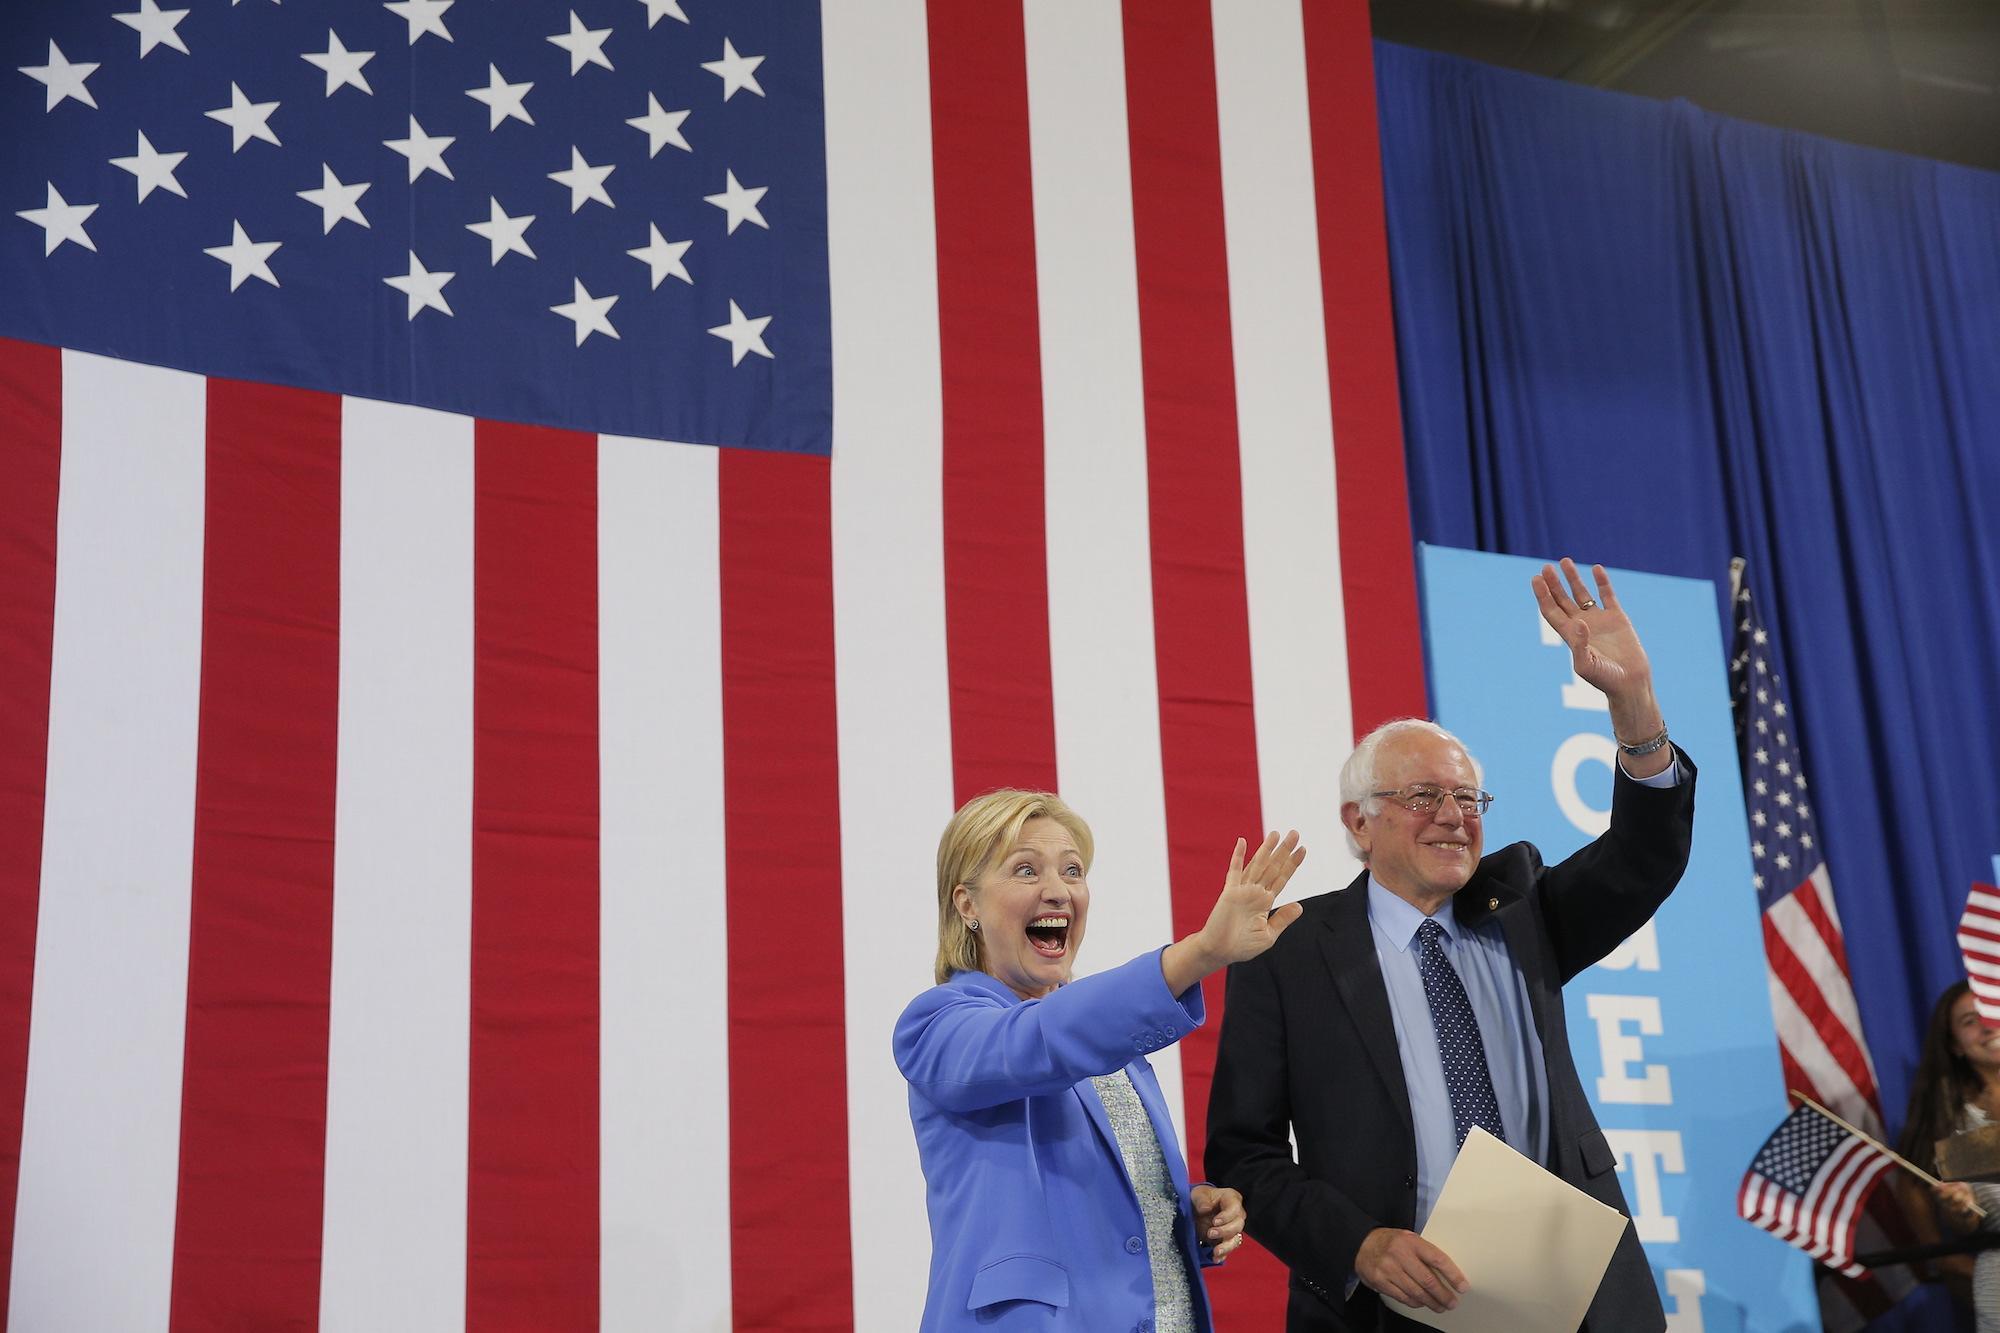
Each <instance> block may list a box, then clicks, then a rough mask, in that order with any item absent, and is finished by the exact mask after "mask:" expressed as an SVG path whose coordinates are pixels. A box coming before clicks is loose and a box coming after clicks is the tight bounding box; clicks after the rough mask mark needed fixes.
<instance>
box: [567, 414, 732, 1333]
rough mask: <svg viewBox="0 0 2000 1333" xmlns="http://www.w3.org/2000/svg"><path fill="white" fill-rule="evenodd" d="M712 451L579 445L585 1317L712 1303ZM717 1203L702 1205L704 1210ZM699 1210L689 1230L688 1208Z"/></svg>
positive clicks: (716, 1220) (722, 1132) (715, 1038)
mask: <svg viewBox="0 0 2000 1333" xmlns="http://www.w3.org/2000/svg"><path fill="white" fill-rule="evenodd" d="M716 465H717V457H716V451H715V450H714V449H711V448H706V447H698V446H692V445H684V444H663V443H659V442H657V441H650V440H630V439H622V438H618V437H612V436H607V437H605V438H603V439H601V440H600V441H599V442H598V450H597V466H598V474H597V484H598V510H597V515H598V517H597V539H598V551H597V580H598V582H597V607H598V737H599V739H598V746H599V750H598V772H599V777H600V783H601V785H600V791H599V798H598V799H599V814H598V819H599V838H598V849H599V850H598V857H599V886H600V887H599V893H600V898H599V911H600V913H601V915H600V919H599V934H598V995H599V1006H598V1025H599V1026H598V1053H599V1055H598V1060H599V1063H598V1088H599V1091H600V1094H601V1102H600V1105H599V1108H598V1132H599V1135H600V1141H599V1147H598V1152H599V1159H600V1171H599V1190H600V1194H599V1216H600V1219H601V1224H602V1229H603V1230H602V1238H601V1240H600V1250H599V1255H598V1274H599V1281H600V1284H601V1286H600V1302H601V1314H600V1327H602V1328H603V1329H605V1330H607V1333H619V1331H620V1330H627V1329H631V1330H637V1329H654V1328H662V1327H665V1328H675V1329H683V1328H684V1329H689V1330H701V1331H702V1333H708V1331H709V1330H717V1331H718V1333H719V1331H720V1330H726V1329H727V1328H728V1327H729V1319H730V1289H729V1274H730V1263H729V1253H730V1228H729V1225H728V1220H727V1217H728V1207H727V1205H728V1200H729V1197H730V1191H729V1154H730V1142H729V1082H728V1078H727V1074H726V1071H727V1070H728V1068H729V1031H728V1015H729V1006H728V987H727V980H728V978H727V976H726V975H725V973H724V966H725V964H724V950H723V947H722V943H723V941H724V940H725V939H727V937H728V918H727V897H726V895H725V893H724V892H723V888H724V885H725V884H726V883H727V882H728V877H727V875H726V873H725V870H724V857H723V846H724V836H723V810H722V762H723V760H722V646H721V641H722V629H721V615H722V613H721V595H720V589H719V579H720V568H719V565H720V544H719V526H720V518H719V514H718V511H717V503H716ZM718 1205H719V1206H720V1212H719V1213H715V1212H714V1208H715V1207H716V1206H718ZM691 1207H693V1208H697V1209H700V1210H704V1211H706V1212H708V1213H710V1214H712V1215H710V1216H707V1217H706V1218H705V1220H704V1221H703V1222H702V1223H701V1224H700V1225H699V1226H698V1227H697V1228H696V1230H697V1232H698V1234H699V1235H700V1242H699V1244H690V1243H689V1237H690V1232H689V1229H688V1221H687V1217H686V1214H687V1212H688V1210H689V1208H691Z"/></svg>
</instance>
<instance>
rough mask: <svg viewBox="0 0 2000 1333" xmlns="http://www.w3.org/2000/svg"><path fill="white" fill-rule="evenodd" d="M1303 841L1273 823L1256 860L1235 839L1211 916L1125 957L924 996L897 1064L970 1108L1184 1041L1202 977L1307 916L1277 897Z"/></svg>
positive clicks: (905, 1019)
mask: <svg viewBox="0 0 2000 1333" xmlns="http://www.w3.org/2000/svg"><path fill="white" fill-rule="evenodd" d="M1298 843H1299V836H1298V834H1297V833H1293V834H1291V835H1289V836H1288V837H1286V838H1285V839H1283V840H1282V841H1281V840H1280V839H1279V837H1278V835H1277V834H1276V833H1272V834H1270V835H1268V836H1267V837H1266V838H1265V839H1264V841H1263V844H1262V845H1261V846H1260V847H1259V848H1258V850H1257V854H1256V855H1255V856H1253V857H1251V858H1250V860H1249V862H1248V864H1246V863H1245V861H1244V852H1245V850H1246V848H1245V844H1244V841H1243V840H1242V839H1241V838H1239V839H1237V841H1236V850H1235V854H1234V855H1233V856H1232V857H1231V858H1230V862H1229V872H1228V874H1227V876H1226V877H1225V878H1224V881H1223V887H1222V892H1221V894H1220V895H1219V896H1218V897H1217V898H1216V903H1215V908H1214V910H1213V911H1211V912H1210V914H1209V918H1208V922H1207V924H1206V925H1204V926H1203V927H1202V929H1201V930H1199V931H1197V932H1196V933H1195V934H1194V935H1191V936H1189V937H1188V938H1187V939H1185V940H1180V941H1177V942H1175V943H1173V944H1170V945H1167V946H1166V947H1165V948H1164V949H1160V950H1156V951H1155V952H1153V953H1149V954H1145V955H1142V956H1141V957H1139V958H1135V959H1133V960H1132V961H1131V962H1129V963H1126V964H1125V965H1124V966H1122V967H1117V968H1113V969H1112V970H1111V971H1109V972H1101V973H1099V974H1097V975H1096V976H1092V977H1084V978H1083V979H1081V980H1078V981H1072V982H1070V983H1069V984H1068V985H1065V986H1062V987H1059V988H1058V989H1056V990H1054V991H1052V992H1050V993H1049V994H1048V995H1045V996H1043V997H1041V998H1040V999H1037V1000H1030V1001H1027V1002H1026V1003H1021V1004H1015V1003H1011V1002H1009V1001H1008V1000H1006V999H1004V998H1003V997H1001V996H998V995H993V994H990V993H982V992H977V991H970V990H962V989H956V988H953V987H946V986H940V987H937V988H935V989H933V990H930V991H927V992H926V993H925V994H923V995H920V996H918V997H917V999H916V1000H915V1001H914V1002H912V1003H911V1005H910V1006H909V1008H907V1009H905V1010H904V1011H903V1015H902V1017H901V1018H899V1019H898V1020H897V1022H896V1030H895V1053H896V1065H897V1068H899V1069H900V1070H901V1071H902V1073H903V1077H904V1078H906V1079H908V1080H909V1081H910V1084H911V1086H912V1087H914V1088H916V1089H917V1091H919V1092H920V1093H922V1094H923V1095H924V1096H925V1097H927V1098H928V1099H930V1100H931V1101H932V1102H934V1103H936V1104H937V1105H939V1106H942V1107H944V1108H945V1109H947V1110H954V1111H971V1110H978V1109H980V1108H983V1107H987V1106H997V1105H999V1104H1001V1103H1002V1102H1009V1101H1014V1100H1016V1099H1018V1098H1021V1097H1035V1096H1041V1095H1043V1094H1046V1093H1050V1092H1055V1091H1058V1090H1060V1089H1062V1088H1066V1087H1069V1086H1070V1085H1071V1084H1074V1083H1076V1082H1077V1081H1078V1080H1079V1079H1084V1078H1089V1077H1091V1076H1093V1075H1097V1074H1109V1073H1111V1072H1112V1071H1113V1070H1117V1069H1122V1068H1124V1067H1125V1065H1126V1064H1127V1063H1129V1062H1130V1061H1131V1059H1132V1057H1133V1056H1134V1055H1135V1054H1137V1055H1147V1054H1150V1053H1152V1052H1153V1051H1157V1050H1159V1049H1161V1048H1162V1047H1164V1046H1168V1045H1171V1044H1172V1043H1174V1042H1176V1041H1179V1040H1180V1039H1181V1038H1182V1037H1184V1036H1186V1035H1187V1034H1188V1033H1189V1032H1192V1031H1193V1030H1194V1029H1195V1028H1197V1027H1199V1026H1200V1025H1201V1023H1202V1020H1203V1018H1204V1017H1205V1016H1206V1015H1205V1011H1204V1009H1203V1005H1202V998H1201V988H1200V985H1199V982H1200V981H1201V979H1202V977H1203V976H1205V975H1207V973H1208V972H1209V971H1213V970H1215V969H1216V968H1219V967H1222V966H1224V965H1226V964H1228V963H1232V962H1235V961H1237V960H1239V959H1242V958H1253V957H1255V956H1256V955H1257V954H1259V953H1262V952H1263V951H1264V950H1265V949H1268V948H1270V947H1271V942H1272V941H1273V940H1275V939H1276V938H1277V936H1278V935H1279V934H1280V933H1281V932H1282V931H1283V930H1284V929H1285V927H1287V926H1288V925H1290V924H1291V923H1292V922H1293V921H1295V920H1297V919H1298V915H1299V911H1300V908H1299V906H1298V904H1296V903H1292V904H1288V905H1286V906H1284V907H1280V908H1277V909H1276V910H1273V909H1272V906H1271V904H1272V903H1273V902H1274V901H1275V900H1276V899H1277V896H1278V894H1279V893H1280V892H1282V891H1283V889H1284V887H1285V885H1286V883H1288V882H1289V881H1290V879H1291V877H1292V873H1293V872H1294V871H1296V870H1297V869H1298V867H1299V864H1300V862H1302V861H1304V860H1305V849H1304V848H1303V847H1300V846H1299V845H1298Z"/></svg>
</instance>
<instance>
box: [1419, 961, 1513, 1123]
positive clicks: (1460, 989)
mask: <svg viewBox="0 0 2000 1333" xmlns="http://www.w3.org/2000/svg"><path fill="white" fill-rule="evenodd" d="M1443 938H1444V927H1443V926H1440V925H1439V924H1438V923H1437V922H1435V921H1425V922H1424V924H1423V925H1421V926H1418V927H1417V942H1418V944H1419V946H1420V947H1419V948H1418V950H1417V973H1418V975H1420V976H1421V977H1423V979H1424V998H1425V999H1427V1000H1429V1001H1430V1002H1431V1024H1432V1026H1433V1027H1435V1028H1436V1029H1437V1039H1438V1055H1439V1056H1440V1057H1441V1058H1442V1059H1443V1060H1444V1086H1445V1091H1446V1092H1448V1093H1450V1094H1451V1122H1452V1127H1453V1128H1454V1129H1456V1130H1457V1131H1458V1142H1459V1146H1460V1147H1464V1146H1465V1136H1466V1135H1467V1134H1469V1133H1471V1132H1472V1127H1473V1126H1474V1125H1478V1126H1480V1127H1481V1128H1483V1129H1484V1130H1485V1131H1486V1132H1487V1133H1489V1134H1491V1135H1492V1136H1493V1137H1494V1138H1496V1139H1499V1140H1500V1141H1501V1142H1503V1143H1504V1142H1506V1139H1507V1131H1506V1130H1504V1129H1502V1128H1501V1127H1500V1099H1499V1098H1498V1097H1495V1096H1494V1095H1493V1073H1492V1071H1491V1070H1489V1069H1488V1068H1487V1067H1486V1044H1485V1043H1484V1042H1482V1041H1481V1040H1480V1039H1479V1019H1478V1017H1477V1016H1476V1015H1474V1014H1473V1012H1472V1002H1471V1001H1470V1000H1468V999H1466V998H1465V983H1464V982H1462V981H1460V980H1459V979H1458V972H1457V971H1456V970H1455V969H1454V968H1453V967H1452V965H1451V960H1450V959H1449V958H1446V957H1445V956H1444V950H1443V949H1442V948H1441V947H1439V945H1438V941H1439V940H1441V939H1443Z"/></svg>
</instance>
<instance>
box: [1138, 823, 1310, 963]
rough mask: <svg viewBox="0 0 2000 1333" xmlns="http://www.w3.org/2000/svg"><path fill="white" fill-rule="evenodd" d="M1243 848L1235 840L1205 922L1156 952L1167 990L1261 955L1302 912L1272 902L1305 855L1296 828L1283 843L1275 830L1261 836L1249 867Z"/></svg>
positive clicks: (1292, 905) (1294, 905) (1243, 846)
mask: <svg viewBox="0 0 2000 1333" xmlns="http://www.w3.org/2000/svg"><path fill="white" fill-rule="evenodd" d="M1245 850H1246V844H1245V843H1244V841H1243V839H1241V838H1238V839H1237V840H1236V850H1235V851H1234V852H1233V853H1231V855H1230V857H1229V873H1228V874H1227V875H1226V876H1224V878H1223V881H1222V892H1221V893H1220V894H1218V895H1217V896H1216V899H1215V906H1214V907H1212V908H1210V909H1209V913H1208V921H1207V923H1206V924H1204V925H1203V926H1202V928H1201V929H1200V930H1198V931H1196V932H1195V933H1194V934H1192V935H1190V936H1188V937H1187V938H1186V939H1184V940H1176V941H1175V942H1174V943H1172V944H1169V945H1168V946H1167V948H1166V951H1165V952H1164V953H1162V954H1161V955H1160V971H1161V973H1162V974H1163V975H1164V976H1165V977H1166V980H1167V989H1168V990H1170V991H1172V992H1173V993H1174V994H1176V995H1179V994H1180V993H1181V992H1182V991H1185V990H1186V989H1188V988H1189V987H1190V986H1194V985H1197V984H1199V983H1200V981H1201V979H1202V978H1203V977H1205V976H1207V975H1208V974H1209V973H1211V972H1217V971H1220V970H1221V969H1223V968H1225V967H1227V966H1229V965H1230V964H1231V963H1240V962H1243V961H1245V960H1246V959H1251V958H1255V957H1256V956H1257V955H1258V954H1260V953H1263V952H1264V951H1265V950H1266V949H1268V948H1270V947H1271V945H1272V944H1273V943H1275V942H1276V941H1277V938H1278V936H1279V935H1280V934H1282V933H1283V932H1284V929H1285V927H1286V926H1289V925H1291V924H1292V922H1294V921H1296V920H1298V919H1299V913H1300V912H1302V911H1304V910H1305V909H1304V908H1302V907H1300V906H1299V905H1298V904H1297V903H1287V904H1285V905H1284V906H1283V907H1280V908H1277V909H1276V910H1273V908H1272V906H1271V905H1272V904H1273V903H1275V902H1276V901H1277V900H1278V895H1279V894H1280V893H1283V892H1284V891H1285V885H1286V884H1288V883H1290V882H1291V878H1292V875H1293V873H1294V872H1295V871H1297V870H1298V868H1299V864H1300V862H1302V861H1304V860H1305V859H1306V849H1305V848H1303V847H1301V846H1299V835H1298V832H1297V831H1296V830H1294V831H1293V832H1291V833H1288V834H1286V835H1285V839H1284V841H1283V842H1280V841H1279V840H1278V835H1277V833H1276V832H1271V833H1267V834H1265V835H1264V841H1263V843H1262V845H1260V846H1259V847H1258V848H1257V854H1256V855H1255V856H1253V857H1251V858H1250V862H1249V864H1248V865H1245V864H1244V861H1243V853H1244V851H1245Z"/></svg>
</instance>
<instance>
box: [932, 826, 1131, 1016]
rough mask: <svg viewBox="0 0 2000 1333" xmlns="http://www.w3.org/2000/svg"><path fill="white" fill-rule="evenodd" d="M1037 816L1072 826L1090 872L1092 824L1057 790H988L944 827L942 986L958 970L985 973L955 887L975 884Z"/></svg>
mask: <svg viewBox="0 0 2000 1333" xmlns="http://www.w3.org/2000/svg"><path fill="white" fill-rule="evenodd" d="M1036 818H1046V819H1053V820H1055V821H1056V823H1058V824H1060V825H1062V826H1063V828H1064V829H1066V830H1068V832H1069V835H1070V837H1072V838H1074V839H1076V850H1077V851H1078V852H1079V853H1081V854H1082V856H1083V869H1084V872H1085V873H1086V874H1088V873H1089V871H1090V859H1091V856H1092V854H1093V853H1094V852H1095V850H1096V848H1095V845H1094V844H1093V842H1092V840H1091V837H1090V825H1088V824H1086V823H1084V822H1083V817H1082V816H1081V815H1079V814H1077V812H1076V811H1074V810H1072V809H1070V808H1069V807H1068V806H1067V805H1064V804H1063V799H1062V797H1060V796H1057V795H1056V794H1055V793H1054V792H1047V791H1020V790H1017V789H1015V788H1012V787H1002V788H1001V789H999V790H998V791H989V792H987V793H986V794H985V795H984V796H975V797H973V798H972V799H971V800H969V801H967V802H966V803H965V804H964V805H961V806H960V807H958V813H957V814H955V815H953V816H952V817H951V822H950V823H949V824H946V825H945V826H944V835H943V836H942V837H940V838H939V839H938V853H937V884H938V950H937V968H936V976H937V981H938V984H939V985H943V984H944V983H945V982H946V981H949V980H950V979H951V974H952V973H954V972H978V971H981V970H982V969H983V967H984V963H985V959H984V955H983V953H982V952H981V949H980V942H979V934H978V932H976V931H972V930H968V929H967V928H966V925H965V918H964V917H962V916H960V915H959V913H958V908H957V906H956V905H955V904H953V902H952V890H954V889H956V888H957V887H958V886H959V885H961V884H963V885H965V886H966V887H967V888H970V887H971V886H972V881H974V880H976V879H978V878H979V875H980V872H981V871H983V870H985V869H986V867H988V866H989V865H991V864H992V863H993V862H994V861H995V860H997V859H998V858H999V857H1000V855H1001V854H1002V853H1003V852H1005V851H1006V850H1007V849H1008V848H1010V847H1012V846H1013V845H1014V843H1015V841H1016V840H1018V839H1019V838H1020V836H1021V827H1022V825H1024V824H1026V823H1027V822H1028V821H1029V820H1031V819H1036Z"/></svg>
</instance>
